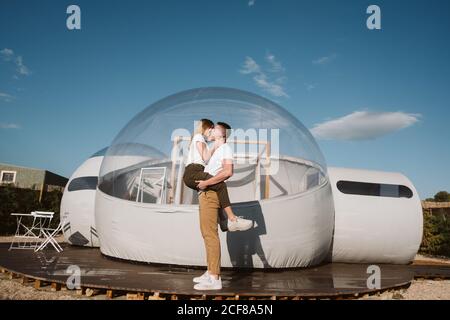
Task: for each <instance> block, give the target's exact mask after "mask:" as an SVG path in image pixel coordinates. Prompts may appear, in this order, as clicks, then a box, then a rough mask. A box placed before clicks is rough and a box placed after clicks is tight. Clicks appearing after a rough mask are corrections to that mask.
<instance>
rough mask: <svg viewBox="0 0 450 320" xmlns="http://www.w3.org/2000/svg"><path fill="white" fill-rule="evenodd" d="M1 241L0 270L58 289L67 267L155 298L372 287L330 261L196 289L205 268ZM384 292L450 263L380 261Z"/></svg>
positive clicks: (357, 291) (360, 273)
mask: <svg viewBox="0 0 450 320" xmlns="http://www.w3.org/2000/svg"><path fill="white" fill-rule="evenodd" d="M8 248H9V244H7V243H1V244H0V268H1V269H4V271H5V272H10V273H11V277H22V278H25V279H27V281H28V280H29V279H32V280H35V281H36V283H37V284H36V285H37V286H39V283H44V282H47V283H51V284H52V286H55V290H58V288H59V287H60V286H61V285H65V284H66V281H67V279H68V277H69V276H70V274H68V273H66V271H67V269H68V268H69V266H78V267H79V268H80V270H81V286H82V287H83V288H84V289H86V288H89V289H90V290H92V289H103V290H107V294H108V292H109V294H110V295H112V294H113V292H114V291H121V292H127V293H136V294H137V295H139V294H141V295H142V294H145V293H147V294H152V295H153V296H155V295H156V297H158V296H160V295H163V296H168V297H170V296H171V297H195V296H205V295H206V296H209V297H211V296H214V297H218V296H220V297H223V298H227V297H256V298H257V297H274V298H280V297H290V298H292V297H297V298H305V297H306V298H308V297H330V298H332V297H342V296H358V295H362V294H365V293H370V292H373V291H380V290H371V289H368V288H367V278H368V276H369V274H368V273H367V267H368V265H367V264H344V263H329V264H323V265H321V266H317V267H312V268H302V269H288V270H267V271H266V270H264V271H263V270H242V269H240V270H234V269H224V270H223V273H222V283H223V289H222V290H220V291H197V290H194V289H193V282H192V278H193V277H195V276H198V275H200V274H202V273H203V271H204V269H201V268H196V267H180V266H170V265H156V264H138V263H132V262H128V261H120V260H116V259H111V258H108V257H105V256H104V255H102V254H101V253H100V250H99V249H96V248H83V247H74V246H69V245H65V246H64V251H63V252H61V253H56V252H55V251H53V250H51V249H48V250H46V251H44V252H38V253H35V252H34V251H32V250H12V251H8ZM379 266H380V268H381V291H382V290H386V289H389V288H396V287H402V286H407V285H408V284H409V283H410V282H411V281H412V280H413V279H414V277H420V278H429V277H432V278H442V279H443V278H450V266H442V265H426V266H425V265H407V266H400V265H388V264H380V265H379Z"/></svg>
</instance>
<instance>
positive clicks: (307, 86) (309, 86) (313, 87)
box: [305, 83, 316, 91]
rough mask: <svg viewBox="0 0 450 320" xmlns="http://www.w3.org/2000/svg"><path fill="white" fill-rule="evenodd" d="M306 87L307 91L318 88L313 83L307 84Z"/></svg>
mask: <svg viewBox="0 0 450 320" xmlns="http://www.w3.org/2000/svg"><path fill="white" fill-rule="evenodd" d="M305 87H306V90H308V91H311V90H314V89H315V88H316V85H315V84H312V83H306V84H305Z"/></svg>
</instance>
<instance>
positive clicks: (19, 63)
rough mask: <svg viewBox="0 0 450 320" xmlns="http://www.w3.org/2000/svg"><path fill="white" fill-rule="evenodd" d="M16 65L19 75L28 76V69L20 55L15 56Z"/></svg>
mask: <svg viewBox="0 0 450 320" xmlns="http://www.w3.org/2000/svg"><path fill="white" fill-rule="evenodd" d="M16 66H17V72H18V73H19V74H21V75H25V76H28V75H29V74H30V69H28V67H27V66H26V65H24V64H23V59H22V56H18V57H17V58H16Z"/></svg>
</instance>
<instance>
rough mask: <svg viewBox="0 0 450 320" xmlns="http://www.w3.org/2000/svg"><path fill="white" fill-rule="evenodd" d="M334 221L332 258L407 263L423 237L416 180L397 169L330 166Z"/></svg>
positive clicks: (364, 261)
mask: <svg viewBox="0 0 450 320" xmlns="http://www.w3.org/2000/svg"><path fill="white" fill-rule="evenodd" d="M328 175H329V178H330V182H331V187H332V190H333V199H334V208H335V224H334V236H333V248H332V261H333V262H352V263H394V264H407V263H409V262H411V261H412V260H413V259H414V256H415V255H416V253H417V251H418V249H419V246H420V243H421V241H422V227H423V216H422V206H421V202H420V198H419V195H418V194H417V191H416V189H415V188H414V185H413V184H412V183H411V181H409V179H408V178H407V177H405V176H404V175H403V174H401V173H396V172H383V171H371V170H359V169H348V168H333V167H329V168H328Z"/></svg>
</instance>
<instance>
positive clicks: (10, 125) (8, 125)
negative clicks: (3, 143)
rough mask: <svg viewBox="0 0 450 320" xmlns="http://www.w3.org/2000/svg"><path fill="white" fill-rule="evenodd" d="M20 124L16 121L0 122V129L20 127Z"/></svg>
mask: <svg viewBox="0 0 450 320" xmlns="http://www.w3.org/2000/svg"><path fill="white" fill-rule="evenodd" d="M20 128H21V127H20V125H18V124H16V123H0V129H20Z"/></svg>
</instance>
